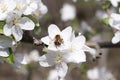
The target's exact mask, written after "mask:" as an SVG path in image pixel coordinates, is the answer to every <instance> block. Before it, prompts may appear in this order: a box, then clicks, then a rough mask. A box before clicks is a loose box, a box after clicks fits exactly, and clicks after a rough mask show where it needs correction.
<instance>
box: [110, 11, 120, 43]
mask: <svg viewBox="0 0 120 80" xmlns="http://www.w3.org/2000/svg"><path fill="white" fill-rule="evenodd" d="M119 22H120V14H116V13H112V14H111V18H110V19H109V24H110V26H111V27H113V28H115V29H117V30H118V31H117V32H116V33H115V36H114V37H113V38H112V43H113V44H116V43H118V42H120V23H119Z"/></svg>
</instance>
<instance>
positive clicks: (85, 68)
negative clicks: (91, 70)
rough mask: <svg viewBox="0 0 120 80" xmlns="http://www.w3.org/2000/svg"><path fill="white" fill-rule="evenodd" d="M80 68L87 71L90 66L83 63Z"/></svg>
mask: <svg viewBox="0 0 120 80" xmlns="http://www.w3.org/2000/svg"><path fill="white" fill-rule="evenodd" d="M80 69H81V70H82V71H83V72H84V73H86V72H87V71H88V67H87V66H86V65H85V64H81V65H80Z"/></svg>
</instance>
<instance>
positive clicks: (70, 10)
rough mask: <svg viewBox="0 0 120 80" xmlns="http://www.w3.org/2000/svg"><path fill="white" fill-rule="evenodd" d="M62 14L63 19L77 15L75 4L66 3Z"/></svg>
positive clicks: (61, 11)
mask: <svg viewBox="0 0 120 80" xmlns="http://www.w3.org/2000/svg"><path fill="white" fill-rule="evenodd" d="M60 14H61V19H62V20H63V21H68V20H73V19H74V18H75V16H76V8H75V6H74V5H71V4H68V3H66V4H64V5H63V8H62V9H61V10H60Z"/></svg>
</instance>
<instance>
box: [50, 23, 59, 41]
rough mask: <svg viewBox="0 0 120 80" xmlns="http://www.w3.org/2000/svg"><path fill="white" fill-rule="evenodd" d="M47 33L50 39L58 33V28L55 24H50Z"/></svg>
mask: <svg viewBox="0 0 120 80" xmlns="http://www.w3.org/2000/svg"><path fill="white" fill-rule="evenodd" d="M48 34H49V37H50V38H51V39H54V37H55V35H57V34H60V29H59V28H58V27H57V26H56V25H55V24H51V25H50V26H49V27H48Z"/></svg>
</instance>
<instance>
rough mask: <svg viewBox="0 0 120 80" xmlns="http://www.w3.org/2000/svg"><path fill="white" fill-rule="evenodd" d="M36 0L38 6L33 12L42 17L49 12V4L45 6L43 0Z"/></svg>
mask: <svg viewBox="0 0 120 80" xmlns="http://www.w3.org/2000/svg"><path fill="white" fill-rule="evenodd" d="M36 1H37V5H38V8H37V9H36V10H35V11H34V12H33V15H34V16H35V17H37V18H40V17H42V16H43V15H44V14H46V13H47V11H48V9H47V6H45V5H44V4H43V2H42V1H41V0H36Z"/></svg>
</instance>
